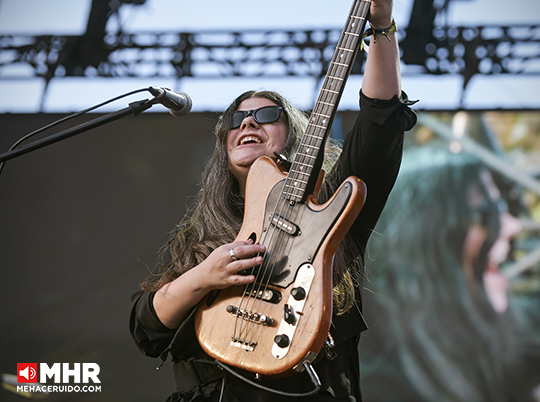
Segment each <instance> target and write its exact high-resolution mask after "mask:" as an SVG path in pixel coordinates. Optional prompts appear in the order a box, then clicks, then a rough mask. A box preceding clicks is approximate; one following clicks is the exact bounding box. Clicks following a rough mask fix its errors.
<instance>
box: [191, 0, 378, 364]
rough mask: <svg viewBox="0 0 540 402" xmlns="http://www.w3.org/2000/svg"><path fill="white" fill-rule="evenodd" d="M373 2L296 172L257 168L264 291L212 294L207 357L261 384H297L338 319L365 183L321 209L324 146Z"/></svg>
mask: <svg viewBox="0 0 540 402" xmlns="http://www.w3.org/2000/svg"><path fill="white" fill-rule="evenodd" d="M370 4H371V2H370V1H365V0H355V1H354V2H353V5H352V8H351V11H350V13H349V16H348V18H347V22H346V24H345V27H344V29H343V31H342V33H341V36H340V39H339V41H338V43H337V47H336V50H335V52H334V55H333V57H332V61H331V63H330V65H329V68H328V72H327V74H326V77H325V80H324V83H323V86H322V89H321V92H320V94H319V97H318V99H317V102H316V104H315V106H314V108H313V111H312V113H311V115H310V119H309V124H308V126H307V128H306V131H305V133H304V135H303V136H302V140H301V143H300V146H299V148H298V151H297V153H296V156H295V157H294V160H293V161H292V164H291V166H290V169H289V170H288V172H286V171H285V170H284V169H283V167H282V166H281V165H280V164H279V163H277V162H276V161H275V160H274V159H272V158H269V157H261V158H259V159H257V161H255V163H254V164H253V165H252V166H251V168H250V171H249V174H248V177H247V182H246V190H245V200H244V201H245V210H244V220H243V224H242V227H241V229H240V232H239V233H238V236H237V240H248V239H251V240H253V242H254V243H257V242H259V243H261V244H264V245H265V246H266V253H265V254H264V256H263V257H264V258H263V263H262V264H261V265H260V266H259V267H256V268H255V271H254V274H255V277H256V280H255V283H252V284H249V285H247V286H232V287H229V288H227V289H224V290H216V291H212V292H210V293H209V294H208V295H207V296H206V297H205V298H204V299H203V300H202V301H201V302H200V303H199V307H198V310H197V311H196V316H195V332H196V335H197V338H198V340H199V343H200V344H201V346H202V348H203V349H204V351H205V352H206V353H207V354H208V355H210V356H211V357H213V358H215V359H216V360H218V361H220V362H222V363H225V364H227V365H231V366H234V367H237V368H240V369H244V370H248V371H251V372H254V373H258V374H261V375H288V374H293V373H294V372H295V371H302V370H303V369H304V366H305V363H306V362H307V363H311V362H312V361H313V359H314V358H315V357H316V355H317V354H318V353H319V352H320V350H321V348H322V346H323V344H324V342H325V341H326V338H327V335H328V330H329V328H330V323H331V319H332V287H333V286H332V261H333V257H334V254H335V252H336V250H337V247H338V245H339V243H340V242H341V241H342V240H343V238H344V236H345V235H346V233H347V231H348V230H349V229H350V227H351V225H352V223H353V222H354V220H355V219H356V217H357V216H358V214H359V213H360V210H361V209H362V207H363V205H364V201H365V197H366V187H365V185H364V183H363V182H362V181H361V180H359V179H358V178H356V177H352V176H351V177H349V178H347V179H346V180H345V181H344V182H343V183H342V184H341V186H340V187H339V188H338V190H337V191H336V192H335V193H334V194H333V196H332V197H331V198H330V199H329V200H328V201H327V202H326V203H324V204H320V203H319V202H318V200H317V196H316V195H317V194H318V191H319V189H320V186H321V183H322V177H323V174H324V172H321V170H320V161H321V160H322V156H323V153H324V144H325V141H326V138H327V137H328V135H329V132H330V127H331V124H332V121H333V118H334V116H335V113H336V109H337V105H338V103H339V100H340V98H341V95H342V93H343V89H344V86H345V83H346V81H347V78H348V76H349V74H350V72H351V68H352V65H353V62H354V60H355V57H356V54H357V52H358V49H359V46H360V43H361V41H362V34H363V31H364V28H365V23H366V17H367V14H368V12H369V7H370Z"/></svg>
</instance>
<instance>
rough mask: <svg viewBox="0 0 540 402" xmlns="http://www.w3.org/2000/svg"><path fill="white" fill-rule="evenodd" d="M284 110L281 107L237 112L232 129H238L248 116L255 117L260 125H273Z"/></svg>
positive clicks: (233, 118) (234, 115)
mask: <svg viewBox="0 0 540 402" xmlns="http://www.w3.org/2000/svg"><path fill="white" fill-rule="evenodd" d="M282 111H283V108H282V107H281V106H263V107H261V108H259V109H256V110H237V111H236V112H234V113H233V116H232V121H233V122H232V127H231V128H238V127H240V125H241V124H242V122H243V121H244V119H245V118H246V117H248V116H250V115H251V116H253V118H254V119H255V121H256V122H257V123H259V124H266V123H273V122H275V121H278V119H279V117H280V116H281V112H282Z"/></svg>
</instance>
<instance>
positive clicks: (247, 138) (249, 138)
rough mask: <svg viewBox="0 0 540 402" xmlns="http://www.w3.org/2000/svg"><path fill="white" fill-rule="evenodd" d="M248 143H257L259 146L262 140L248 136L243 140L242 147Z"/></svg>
mask: <svg viewBox="0 0 540 402" xmlns="http://www.w3.org/2000/svg"><path fill="white" fill-rule="evenodd" d="M246 142H256V143H257V144H260V143H261V140H260V139H259V138H257V137H255V136H252V135H248V136H247V137H244V138H242V140H241V141H240V145H244V144H245V143H246Z"/></svg>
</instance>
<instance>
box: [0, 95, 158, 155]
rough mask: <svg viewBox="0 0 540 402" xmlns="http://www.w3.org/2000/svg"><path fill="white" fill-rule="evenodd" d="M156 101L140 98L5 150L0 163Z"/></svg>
mask: <svg viewBox="0 0 540 402" xmlns="http://www.w3.org/2000/svg"><path fill="white" fill-rule="evenodd" d="M156 103H158V101H156V100H155V99H152V100H148V99H145V100H142V101H136V102H132V103H130V104H129V106H128V107H126V108H124V109H121V110H117V111H116V112H112V113H109V114H106V115H104V116H100V117H98V118H96V119H94V120H90V121H88V122H86V123H82V124H80V125H78V126H75V127H72V128H69V129H67V130H64V131H62V132H60V133H57V134H53V135H51V136H49V137H46V138H43V139H41V140H38V141H35V142H32V143H30V144H28V145H25V146H23V147H21V148H16V149H14V150H12V151H9V152H5V153H3V154H0V163H3V162H5V161H7V160H9V159H13V158H16V157H17V156H21V155H24V154H26V153H28V152H31V151H34V150H36V149H39V148H43V147H45V146H47V145H50V144H54V143H55V142H58V141H61V140H64V139H66V138H69V137H72V136H74V135H77V134H80V133H84V132H86V131H88V130H91V129H93V128H96V127H99V126H102V125H104V124H107V123H110V122H112V121H115V120H118V119H120V118H122V117H125V116H127V115H129V114H131V115H133V116H138V115H139V114H141V113H142V112H144V111H145V110H147V109H149V108H151V107H152V106H153V105H154V104H156Z"/></svg>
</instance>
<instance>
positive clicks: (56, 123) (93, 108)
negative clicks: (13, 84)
mask: <svg viewBox="0 0 540 402" xmlns="http://www.w3.org/2000/svg"><path fill="white" fill-rule="evenodd" d="M148 90H149V88H141V89H136V90H134V91H131V92H127V93H125V94H123V95H119V96H116V97H114V98H111V99H109V100H106V101H105V102H102V103H100V104H97V105H95V106H91V107H89V108H87V109H84V110H81V111H79V112H75V113H72V114H70V115H68V116H66V117H63V118H61V119H58V120H56V121H54V122H52V123H50V124H47V125H46V126H44V127H41V128H39V129H37V130H35V131H32V132H31V133H29V134H26V135H25V136H24V137H22V138H20V139H18V140H17V141H16V142H15V143H14V144H13V145H12V146H11V148H9V150H8V152H11V151H13V150H14V149H16V148H17V147H18V146H19V145H21V143H23V142H24V141H26V140H27V139H28V138H31V137H33V136H34V135H36V134H39V133H41V132H43V131H45V130H48V129H49V128H52V127H54V126H57V125H58V124H60V123H63V122H66V121H68V120H71V119H73V118H75V117H77V116H81V115H83V114H85V113H88V112H91V111H92V110H95V109H98V108H100V107H102V106H105V105H107V104H109V103H111V102H114V101H116V100H119V99H122V98H125V97H126V96H130V95H134V94H137V93H139V92H144V91H148ZM5 163H6V161H3V162H1V163H0V174H1V173H2V169H3V168H4V164H5Z"/></svg>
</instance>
